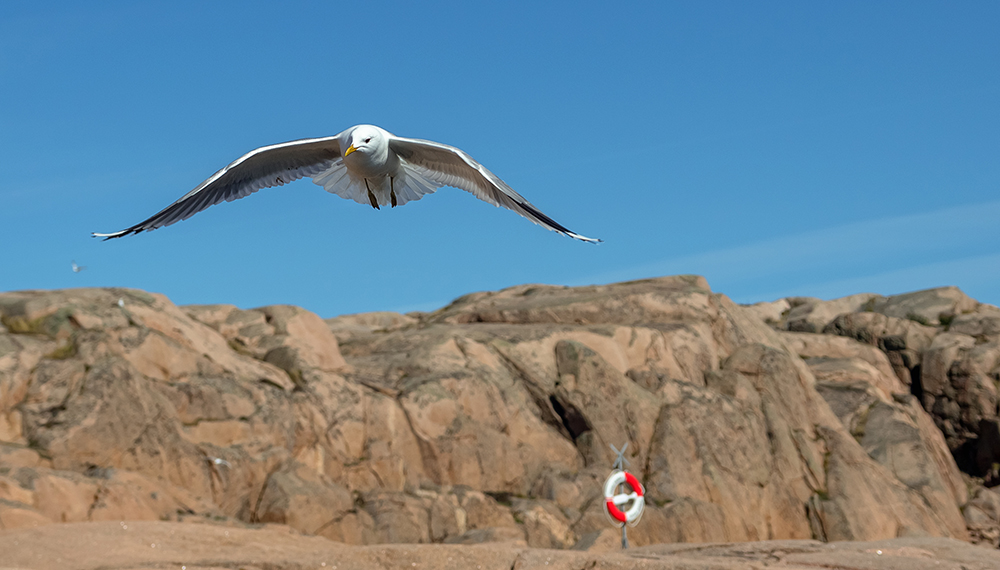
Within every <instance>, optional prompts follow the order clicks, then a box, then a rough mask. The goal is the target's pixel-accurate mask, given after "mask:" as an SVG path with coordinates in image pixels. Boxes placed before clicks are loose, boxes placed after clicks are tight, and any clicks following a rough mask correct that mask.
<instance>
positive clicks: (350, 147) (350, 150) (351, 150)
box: [344, 144, 358, 156]
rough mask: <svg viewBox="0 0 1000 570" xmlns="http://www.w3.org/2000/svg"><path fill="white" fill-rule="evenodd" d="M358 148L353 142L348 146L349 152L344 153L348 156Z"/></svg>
mask: <svg viewBox="0 0 1000 570" xmlns="http://www.w3.org/2000/svg"><path fill="white" fill-rule="evenodd" d="M356 150H358V149H356V148H354V145H353V144H352V145H351V146H349V147H347V152H345V153H344V156H347V155H349V154H351V153H352V152H354V151H356Z"/></svg>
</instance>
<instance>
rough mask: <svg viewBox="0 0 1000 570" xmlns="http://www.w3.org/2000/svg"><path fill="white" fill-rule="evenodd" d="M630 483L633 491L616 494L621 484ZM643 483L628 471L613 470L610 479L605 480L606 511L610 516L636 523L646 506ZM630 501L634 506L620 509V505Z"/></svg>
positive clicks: (620, 520)
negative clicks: (624, 509) (625, 509)
mask: <svg viewBox="0 0 1000 570" xmlns="http://www.w3.org/2000/svg"><path fill="white" fill-rule="evenodd" d="M625 483H628V485H629V486H630V487H632V492H631V493H627V494H626V493H620V494H616V491H617V489H618V486H619V485H622V484H625ZM644 492H645V491H644V489H643V488H642V483H639V480H638V479H636V478H635V476H634V475H632V474H631V473H629V472H628V471H613V472H612V473H611V476H610V477H608V480H607V481H605V482H604V511H605V512H606V513H608V516H610V517H611V518H613V519H614V520H616V521H618V522H620V523H623V524H624V523H629V524H635V523H636V522H638V521H639V517H641V516H642V509H643V507H645V506H646V500H645V499H643V497H642V495H643V493H644ZM629 501H631V502H632V506H631V507H629V509H628V510H627V511H622V510H621V509H619V508H618V507H619V505H624V504H625V503H628V502H629Z"/></svg>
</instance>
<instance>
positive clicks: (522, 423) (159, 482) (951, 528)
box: [0, 276, 1000, 568]
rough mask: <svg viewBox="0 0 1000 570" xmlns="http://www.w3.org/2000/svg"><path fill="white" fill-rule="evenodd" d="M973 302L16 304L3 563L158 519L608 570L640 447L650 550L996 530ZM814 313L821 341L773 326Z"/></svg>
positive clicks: (561, 298)
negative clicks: (622, 481) (33, 545)
mask: <svg viewBox="0 0 1000 570" xmlns="http://www.w3.org/2000/svg"><path fill="white" fill-rule="evenodd" d="M955 291H957V290H955ZM955 291H952V290H950V289H949V290H948V291H946V292H944V293H939V294H935V295H934V296H933V298H931V299H930V300H927V299H924V298H923V297H920V296H919V295H915V294H910V296H908V297H905V298H904V299H902V300H901V301H900V302H899V303H897V304H895V305H894V304H893V299H894V298H892V297H889V298H883V297H877V296H862V297H858V298H851V299H850V300H849V302H846V301H845V302H841V303H838V304H833V305H829V306H826V307H820V306H816V307H812V308H809V310H808V311H807V310H806V309H805V308H802V307H806V304H807V303H814V304H816V303H823V302H822V301H819V300H815V299H813V300H809V299H805V300H804V298H797V299H793V300H790V301H789V300H783V301H784V302H783V303H777V302H776V303H771V304H768V306H767V307H765V308H760V307H758V308H754V307H742V306H738V305H736V304H734V303H733V302H732V301H730V300H729V299H728V298H727V297H725V296H724V295H721V294H717V293H714V292H712V291H711V290H710V288H709V286H708V284H707V283H706V282H705V280H704V279H703V278H700V277H695V276H677V277H664V278H660V279H650V280H644V281H636V282H628V283H619V284H613V285H606V286H594V287H579V288H568V287H551V286H541V285H525V286H519V287H513V288H510V289H506V290H503V291H498V292H486V293H475V294H471V295H467V296H465V297H462V298H460V299H457V300H456V301H455V302H453V303H452V304H451V305H449V306H447V307H444V308H442V309H440V310H438V311H436V312H433V313H421V314H411V315H396V314H393V313H372V314H368V315H349V316H344V317H338V318H334V319H327V320H326V321H323V320H322V319H320V318H319V317H318V316H316V315H315V314H312V313H310V312H308V311H306V310H304V309H300V308H297V307H289V306H274V307H263V308H259V309H251V310H243V309H238V308H236V307H233V306H229V305H211V306H187V307H178V306H175V305H173V304H172V303H171V302H170V301H169V300H168V299H167V298H166V297H164V296H162V295H157V294H150V293H145V292H142V291H136V290H125V289H75V290H65V291H24V292H10V293H0V323H2V328H0V529H7V532H0V553H7V552H11V551H7V550H4V549H3V546H2V544H3V542H2V540H9V539H10V537H12V536H16V537H21V538H20V539H18V540H28V538H29V537H32V536H42V535H40V534H31V533H32V532H35V533H60V532H95V533H97V534H98V535H100V533H101V532H104V531H101V530H99V529H105V530H107V529H112V530H114V526H115V525H118V524H120V522H121V521H140V520H144V521H169V522H170V523H172V525H173V526H171V525H170V524H166V522H164V523H157V524H163V525H165V526H162V527H160V526H156V524H153V523H150V526H142V527H134V528H143V529H149V532H151V533H154V534H155V533H169V532H191V531H189V530H184V531H180V530H176V531H175V530H170V531H168V530H165V529H168V528H172V529H177V528H180V527H184V528H185V529H188V528H190V527H194V526H195V525H192V524H182V525H178V524H177V523H178V522H180V523H195V522H203V523H214V524H204V525H201V527H202V528H203V529H213V530H211V532H216V530H217V529H218V528H223V527H224V528H227V529H229V530H228V531H231V532H232V533H234V534H235V533H237V532H240V533H242V532H246V533H250V534H247V535H245V536H246V537H250V536H252V533H259V532H270V533H277V534H280V535H281V536H285V535H287V536H289V537H293V538H288V539H287V540H290V541H293V542H294V541H305V542H303V543H302V544H306V543H308V544H309V545H316V544H321V543H316V542H309V541H314V540H316V539H313V538H307V537H303V536H299V535H298V534H291V535H290V534H288V532H289V531H288V530H287V529H288V528H291V529H294V531H295V532H296V533H301V534H304V535H312V536H315V537H322V538H323V539H330V540H332V541H336V542H337V543H342V544H339V545H338V544H335V543H332V542H329V541H327V542H323V543H322V544H324V545H326V546H323V548H329V549H334V550H336V549H337V548H344V547H343V544H348V545H371V546H369V547H368V548H369V550H364V551H358V552H364V553H366V554H364V556H369V557H375V556H376V553H378V552H384V553H389V554H385V556H390V557H392V556H396V557H404V556H403V554H402V553H417V552H421V551H418V550H406V549H405V548H402V547H394V548H395V549H389V550H385V549H383V550H378V547H376V546H374V545H384V544H389V543H395V544H400V543H404V544H418V543H448V544H454V546H447V547H445V546H440V548H442V549H445V550H442V551H441V552H449V553H450V552H452V550H450V549H459V550H455V551H454V552H456V553H457V552H465V551H462V550H460V549H461V548H467V547H465V546H462V545H468V544H474V543H490V542H496V543H505V544H506V545H507V546H506V547H505V548H506V549H507V550H503V549H501V550H503V551H504V552H508V553H509V554H511V555H513V556H515V558H510V559H509V560H508V559H506V558H505V559H504V560H506V564H507V565H506V566H503V567H505V568H510V567H511V565H512V564H515V563H516V564H520V565H517V566H516V567H518V568H522V567H524V568H527V567H534V566H531V564H534V562H531V560H534V558H533V557H536V556H537V555H536V554H531V552H534V551H533V550H531V549H533V548H541V549H565V550H567V551H570V550H572V551H573V552H576V553H577V554H570V553H569V552H567V553H566V554H565V557H564V558H559V560H562V561H563V562H560V563H559V564H563V566H558V565H557V566H556V567H567V568H569V567H573V568H576V567H584V566H583V564H589V562H587V561H588V560H592V561H595V562H594V564H597V566H589V567H603V566H600V564H604V563H603V562H601V563H598V562H596V560H597V559H596V558H595V559H591V558H585V555H584V554H583V553H580V551H581V550H587V551H588V552H589V553H590V554H587V555H586V556H591V555H595V554H596V553H599V552H601V551H605V550H614V549H616V548H617V543H618V539H617V537H616V536H614V535H615V533H617V532H618V531H617V530H615V529H614V527H611V526H610V525H609V523H608V521H607V519H606V518H605V515H604V513H603V509H602V502H603V498H602V493H601V486H602V483H603V481H604V479H605V478H606V477H607V475H608V474H609V471H610V465H611V463H612V461H613V460H614V458H615V453H614V452H613V451H612V450H611V449H610V446H611V445H614V446H615V447H617V448H619V449H620V448H621V447H622V445H624V444H626V443H627V444H628V449H627V451H626V454H625V458H626V460H627V461H628V469H629V470H630V471H631V472H633V473H634V474H635V475H636V476H637V477H639V479H640V480H642V481H643V482H644V484H645V492H646V511H645V513H644V515H643V518H642V521H641V522H640V524H639V525H637V526H635V527H631V528H630V529H629V540H630V543H631V544H632V545H633V546H644V545H655V544H662V543H670V542H688V543H705V542H741V541H775V540H778V541H787V540H814V541H815V540H819V541H874V540H885V539H894V538H897V537H946V538H951V539H958V540H962V541H967V540H969V539H970V533H969V529H973V534H972V535H971V537H972V538H981V537H983V536H986V537H993V536H994V534H995V533H993V531H992V530H990V529H992V527H991V526H990V525H992V524H993V518H991V517H994V518H995V517H996V516H998V515H997V509H996V508H995V506H994V504H993V503H991V502H990V501H989V500H988V499H989V497H991V496H992V495H989V494H988V493H992V491H990V490H988V489H985V488H982V487H980V489H982V490H981V491H977V492H975V493H974V494H973V495H974V496H975V497H976V501H978V502H976V503H975V504H974V505H973V503H970V494H969V490H968V489H969V486H968V485H967V482H966V481H965V480H963V477H962V475H961V473H960V472H959V469H958V466H957V465H956V462H955V460H954V459H953V455H952V454H953V453H954V452H955V451H956V449H959V448H961V447H962V446H963V445H966V446H967V445H969V444H968V442H969V441H974V440H976V441H978V440H977V439H976V438H977V437H978V433H977V432H976V430H980V431H982V432H983V433H986V432H987V431H988V430H989V429H990V426H988V425H987V426H986V427H981V426H982V424H983V422H988V421H991V420H992V421H995V420H996V397H995V394H996V391H995V388H996V386H995V369H996V360H997V357H998V355H1000V351H994V350H993V348H992V347H993V346H994V344H995V343H996V342H997V341H996V335H995V334H994V333H995V332H996V330H995V329H996V328H997V327H995V326H993V325H994V324H995V323H994V322H993V320H991V319H992V318H993V314H992V313H988V312H985V309H984V310H983V311H980V312H981V313H982V315H981V316H979V317H977V316H976V315H977V314H978V313H976V312H975V311H978V310H979V309H978V307H979V305H978V304H976V303H975V302H974V301H972V300H967V299H968V298H967V297H963V296H960V295H959V293H960V292H958V293H956V292H955ZM776 307H777V308H776ZM781 307H788V308H787V309H783V311H784V312H782V311H781V310H778V309H781ZM807 308H808V307H807ZM795 309H797V312H795V313H794V314H793V315H792V316H793V317H794V319H793V321H792V322H794V323H801V322H804V321H803V319H806V317H808V319H810V320H809V323H810V325H809V326H808V327H806V326H801V325H799V324H796V325H793V326H791V327H788V326H784V325H783V324H782V320H781V319H782V318H785V317H787V315H788V314H790V313H791V312H792V311H793V310H795ZM842 309H843V310H848V311H858V312H854V313H845V314H844V315H866V314H878V315H879V318H880V319H881V320H878V321H877V322H875V321H871V320H870V319H869V320H865V319H863V318H848V317H846V316H844V315H838V314H834V313H836V311H837V310H842ZM871 310H882V311H883V312H884V314H883V313H873V312H872V311H871ZM970 311H971V312H970ZM898 314H906V315H910V317H911V319H910V320H907V319H901V317H899V316H896V315H898ZM783 315H784V316H783ZM932 317H933V318H932ZM765 318H766V321H767V322H765ZM826 319H829V321H827V320H826ZM838 319H839V320H838ZM912 319H918V320H922V322H921V323H918V322H916V321H915V320H912ZM832 323H837V324H836V325H833V324H832ZM907 323H913V325H912V326H911V325H908V324H907ZM949 324H950V325H955V326H957V327H958V330H959V331H964V332H953V331H946V330H945V327H947V326H948V325H949ZM803 331H807V332H803ZM808 331H814V332H808ZM815 331H827V332H825V333H824V332H815ZM859 331H860V332H859ZM931 369H933V370H935V371H937V372H934V373H933V374H935V375H936V376H933V378H935V379H936V380H935V381H934V382H931V381H930V377H929V376H928V371H929V370H931ZM921 370H923V373H921ZM904 372H905V374H904ZM991 374H992V376H991ZM959 384H960V385H961V387H966V388H967V390H966V392H961V390H959V389H957V388H956V387H955V386H956V385H959ZM915 385H917V386H919V388H920V389H919V390H915V389H914V386H915ZM991 389H992V391H990V390H991ZM970 393H971V395H972V396H969V394H970ZM991 398H992V399H991ZM949 403H953V404H954V405H955V407H957V411H953V414H952V415H950V416H941V415H938V414H936V413H935V410H936V409H937V408H944V407H947V405H950V404H949ZM991 405H992V408H991V407H990V406H991ZM949 409H950V408H949ZM942 418H944V419H942ZM945 420H948V421H951V423H949V424H945V423H943V422H944V421H945ZM946 426H951V427H952V428H953V429H952V432H954V435H949V434H950V433H952V432H948V431H947V429H945V430H944V432H942V429H944V428H945V427H946ZM993 429H995V427H994V428H993ZM997 433H998V434H1000V431H998V432H997ZM997 441H1000V436H997ZM988 459H989V457H987V458H986V459H983V461H987V460H988ZM970 505H972V506H971V507H970V508H967V507H969V506H970ZM963 509H964V510H963ZM970 516H972V517H974V518H975V520H971V519H970ZM100 521H115V522H114V523H113V524H112V525H111V526H109V525H108V524H107V523H100ZM53 523H90V524H91V525H94V526H87V525H86V524H82V525H55V527H58V528H54V527H53V528H50V526H49V525H52V524H53ZM259 524H268V525H284V526H280V527H278V526H268V527H267V528H266V529H264V530H260V529H258V530H253V529H252V528H249V527H252V526H254V525H259ZM219 525H222V526H219ZM91 528H93V529H98V530H93V531H91V530H87V531H84V530H81V529H91ZM195 528H198V527H195ZM12 529H22V530H12ZM31 529H34V530H31ZM60 529H61V530H60ZM73 529H76V530H73ZM267 529H271V530H267ZM274 529H286V530H274ZM108 532H111V531H110V530H108ZM205 532H209V531H208V530H205ZM219 532H221V531H219ZM18 533H20V534H18ZM282 533H284V534H282ZM609 533H610V534H609ZM53 536H54V535H53ZM95 536H96V535H95ZM240 536H244V535H242V534H241V535H240ZM269 536H270V535H269ZM60 540H62V539H60ZM95 540H98V539H97V538H95ZM102 540H103V539H102ZM246 540H248V541H249V540H250V539H249V538H246ZM276 540H277V539H276ZM281 540H285V539H284V538H283V539H281ZM984 540H987V541H988V540H992V538H987V539H984ZM279 542H280V541H279ZM297 544H298V543H297ZM794 544H808V545H809V546H808V547H807V550H808V549H813V550H809V552H814V551H815V552H820V553H823V552H826V553H828V552H832V550H830V549H828V548H826V547H825V546H823V545H822V544H821V543H815V542H808V543H798V542H796V543H794ZM900 544H903V543H900ZM905 544H906V545H909V544H910V543H905ZM933 544H942V545H944V544H947V545H954V544H960V543H953V542H949V541H943V542H934V543H933ZM511 545H514V546H511ZM994 546H995V545H994ZM309 548H313V546H310V547H309ZM477 548H486V547H485V546H483V547H477ZM650 548H654V547H652V546H650ZM734 548H735V547H734ZM795 548H799V547H795ZM803 548H806V547H803ZM893 548H913V547H911V546H898V547H893ZM942 548H943V547H942ZM948 548H953V546H948ZM954 548H959V547H958V546H954ZM970 548H971V547H970ZM511 549H513V550H511ZM574 549H575V550H574ZM959 549H960V548H959ZM776 550H781V548H777V547H776ZM477 552H480V553H485V552H486V550H482V551H477ZM490 552H492V551H490ZM497 552H500V550H498V551H497ZM546 552H547V551H546ZM637 552H638V551H637ZM645 552H647V553H649V556H652V557H653V558H657V557H659V558H663V557H667V558H669V557H672V556H678V554H677V552H680V551H677V552H674V551H670V553H669V554H667V553H666V551H661V550H655V549H654V550H648V551H645ZM685 552H688V551H685ZM690 552H693V551H690ZM699 552H701V551H699ZM733 552H736V551H735V550H733V551H730V552H729V553H728V554H725V556H729V557H732V556H735V555H734V554H733ZM755 552H756V551H755ZM852 552H853V551H852ZM901 552H902V551H901ZM518 553H520V554H518ZM415 555H416V554H415ZM4 556H5V554H0V567H3V566H12V567H17V566H18V565H23V566H24V567H39V568H40V567H42V566H31V565H29V563H28V562H25V561H22V559H20V558H18V559H10V560H5V559H4ZM261 556H264V555H263V554H262V555H261ZM358 556H362V555H360V554H359V555H358ZM379 556H381V554H380V555H379ZM420 556H424V555H423V554H421V555H420ZM428 556H429V555H428ZM455 556H457V554H456V555H455ZM462 556H465V554H463V555H462ZM490 556H492V554H491V555H490ZM560 556H563V555H560ZM574 556H575V557H576V558H574ZM581 556H584V558H579V557H581ZM616 556H617V555H616ZM698 556H703V555H702V554H699V555H698ZM720 556H722V555H720ZM754 556H757V555H756V554H755V555H754ZM761 556H763V555H761ZM769 556H770V555H769ZM852 556H853V554H852ZM543 558H544V556H543ZM918 558H919V557H918ZM764 559H766V557H765V558H761V560H764ZM24 560H27V559H24ZM177 560H179V559H177ZM206 560H207V558H206ZM234 560H235V559H234ZM240 560H242V558H240ZM302 560H305V558H303V559H302ZM310 560H311V559H310ZM358 560H362V558H358ZM364 560H369V562H370V561H371V560H374V558H371V559H369V558H364ZM394 560H395V559H394ZM399 560H402V558H399ZM456 560H457V559H456ZM462 560H465V558H462ZM516 560H520V562H516ZM581 560H582V561H583V562H580V561H581ZM616 560H617V559H616ZM630 560H631V559H630ZM529 562H530V563H529ZM578 562H580V564H578ZM633 562H634V560H633ZM701 563H702V562H698V564H701ZM137 564H138V563H137ZM142 564H148V565H155V560H153V559H152V558H150V559H149V561H148V562H143V563H142ZM213 564H215V562H213ZM247 564H251V563H250V562H247ZM302 564H305V562H303V563H302ZM310 564H311V563H310ZM359 564H360V563H359ZM491 564H492V562H491ZM609 564H610V563H609ZM692 564H695V563H694V562H692ZM704 564H709V563H708V562H704ZM226 565H229V564H226ZM251 565H253V564H251ZM258 565H259V563H258ZM389 566H391V565H389ZM389 566H387V567H389ZM80 567H87V566H80ZM188 567H189V568H194V567H197V564H195V563H194V562H192V564H191V565H189V566H188ZM295 567H298V566H295ZM310 567H312V566H310ZM328 567H329V566H328ZM342 567H348V566H342ZM400 567H402V566H400ZM437 567H447V566H446V565H445V566H437ZM456 567H457V566H456ZM463 567H467V566H463ZM485 567H487V566H484V568H485ZM488 567H501V566H495V565H493V566H488ZM662 567H664V568H667V567H671V566H662ZM688 567H699V566H697V565H694V566H688ZM706 567H710V565H707V566H706ZM723 567H724V566H723ZM734 567H735V566H734ZM844 567H853V566H844ZM857 567H859V568H861V567H868V566H857ZM872 567H880V566H872ZM908 567H914V566H912V565H910V566H908ZM917 567H918V566H917ZM970 567H975V566H970ZM984 567H985V566H984Z"/></svg>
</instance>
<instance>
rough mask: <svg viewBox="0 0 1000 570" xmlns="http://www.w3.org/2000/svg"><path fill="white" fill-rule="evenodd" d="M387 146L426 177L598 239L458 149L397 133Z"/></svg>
mask: <svg viewBox="0 0 1000 570" xmlns="http://www.w3.org/2000/svg"><path fill="white" fill-rule="evenodd" d="M389 148H390V149H391V150H392V151H393V152H395V153H396V154H397V155H398V156H399V157H400V158H402V159H403V160H404V161H406V163H408V165H407V166H409V167H412V168H415V169H416V170H417V171H418V172H419V173H420V174H421V175H422V176H424V177H425V178H428V179H430V180H433V181H435V182H438V183H440V184H441V185H444V186H454V187H455V188H461V189H462V190H465V191H468V192H471V193H472V194H473V195H474V196H475V197H476V198H479V199H480V200H483V201H485V202H489V203H490V204H493V205H494V206H503V207H504V208H507V209H508V210H512V211H514V212H517V213H518V214H521V215H522V216H524V217H525V218H528V219H529V220H531V221H532V222H535V223H536V224H538V225H540V226H542V227H543V228H547V229H550V230H552V231H554V232H558V233H561V234H563V235H566V236H569V237H571V238H576V239H578V240H582V241H586V242H591V243H596V242H599V241H601V240H599V239H594V238H589V237H585V236H582V235H580V234H577V233H574V232H572V231H570V230H568V229H567V228H566V227H564V226H563V225H561V224H559V223H558V222H556V221H555V220H553V219H552V218H550V217H548V216H546V215H545V214H543V213H542V212H541V211H539V210H538V208H536V207H535V206H534V205H532V204H531V202H529V201H527V200H525V199H524V196H521V195H520V194H518V193H517V192H515V191H514V189H513V188H511V187H510V186H508V185H507V183H506V182H504V181H503V180H500V178H499V177H498V176H497V175H495V174H493V173H492V172H490V171H489V170H487V169H486V167H485V166H483V165H482V164H479V163H478V162H476V161H475V160H474V159H473V158H472V157H471V156H469V155H468V154H467V153H466V152H465V151H463V150H461V149H458V148H455V147H453V146H449V145H446V144H441V143H436V142H433V141H425V140H420V139H407V138H402V137H397V136H392V137H390V138H389Z"/></svg>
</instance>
